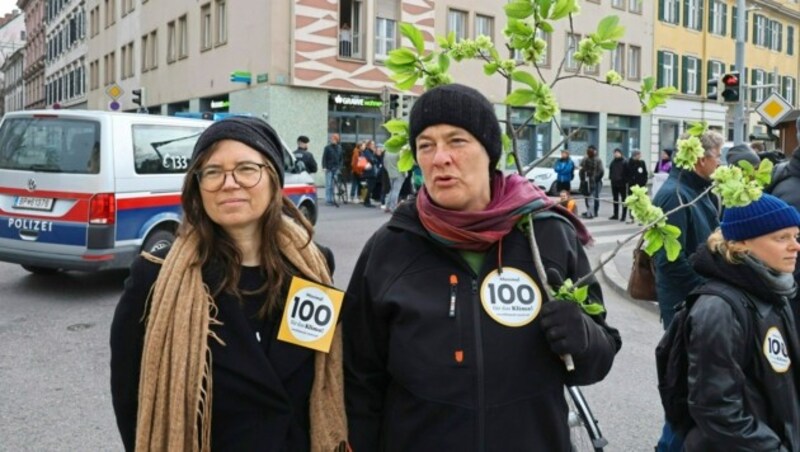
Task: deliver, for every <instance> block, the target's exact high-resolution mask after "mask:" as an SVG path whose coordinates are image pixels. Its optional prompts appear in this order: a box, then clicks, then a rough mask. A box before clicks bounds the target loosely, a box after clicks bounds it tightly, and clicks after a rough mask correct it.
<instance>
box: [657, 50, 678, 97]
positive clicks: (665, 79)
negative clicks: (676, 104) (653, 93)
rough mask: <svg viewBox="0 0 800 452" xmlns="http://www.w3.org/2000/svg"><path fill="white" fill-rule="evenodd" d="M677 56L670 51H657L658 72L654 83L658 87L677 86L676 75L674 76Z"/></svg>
mask: <svg viewBox="0 0 800 452" xmlns="http://www.w3.org/2000/svg"><path fill="white" fill-rule="evenodd" d="M677 65H678V57H677V55H675V54H674V53H672V52H665V51H663V50H659V51H658V72H657V77H656V84H657V85H658V87H659V88H663V87H665V86H674V87H675V88H677V87H678V77H677V76H676V74H675V73H676V71H677V69H678V68H677Z"/></svg>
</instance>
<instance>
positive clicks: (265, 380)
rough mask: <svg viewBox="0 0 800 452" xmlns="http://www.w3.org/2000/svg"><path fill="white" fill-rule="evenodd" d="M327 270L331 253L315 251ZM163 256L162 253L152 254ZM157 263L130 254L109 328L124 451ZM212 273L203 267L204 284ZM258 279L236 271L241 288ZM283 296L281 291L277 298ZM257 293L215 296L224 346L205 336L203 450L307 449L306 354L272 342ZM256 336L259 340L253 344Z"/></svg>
mask: <svg viewBox="0 0 800 452" xmlns="http://www.w3.org/2000/svg"><path fill="white" fill-rule="evenodd" d="M320 249H322V250H323V252H324V253H325V255H326V257H327V258H328V262H329V265H330V266H331V268H333V267H332V265H333V260H332V259H333V255H332V254H331V253H330V251H329V250H327V249H325V248H322V247H320ZM157 254H159V255H160V257H163V256H165V255H166V250H162V251H161V252H160V253H157ZM160 269H161V266H160V265H158V264H155V263H152V262H150V261H148V260H145V259H143V258H142V257H138V258H137V259H136V260H135V261H134V263H133V265H132V266H131V274H130V277H129V278H128V279H127V280H126V281H125V290H124V292H123V294H122V298H121V299H120V301H119V304H118V305H117V309H116V311H115V313H114V320H113V322H112V325H111V396H112V401H113V404H114V413H115V415H116V418H117V427H118V428H119V431H120V435H121V436H122V442H123V444H124V445H125V449H126V450H128V451H132V450H134V448H135V444H134V443H135V438H136V410H137V406H138V392H139V371H140V367H141V356H142V347H143V345H144V333H145V325H144V323H143V317H144V316H145V313H146V300H147V297H148V294H149V292H150V288H151V286H152V285H153V284H154V283H155V280H156V277H157V276H158V272H159V270H160ZM217 275H218V273H215V272H214V271H213V270H210V269H208V268H204V270H203V281H204V282H206V283H209V284H210V285H211V286H212V287H214V285H215V284H216V281H219V276H217ZM263 281H264V278H263V276H261V275H260V272H259V271H258V270H257V269H255V268H253V267H243V268H242V283H241V284H240V287H241V288H244V289H248V290H254V289H256V288H258V287H259V286H260V285H261V284H262V283H263ZM287 291H288V286H286V287H284V288H283V290H282V293H283V294H284V296H285V294H286V293H287ZM262 300H263V294H262V295H261V296H259V295H250V296H245V297H244V303H243V304H242V303H240V302H239V301H238V300H237V299H236V298H234V297H233V296H231V295H226V294H223V295H219V296H218V297H217V299H216V304H217V308H218V314H217V319H218V320H219V321H220V322H222V325H220V326H215V327H212V329H213V331H214V332H215V333H216V334H217V335H218V336H219V338H220V339H222V340H223V341H224V342H225V344H226V345H225V346H222V345H220V344H219V343H218V342H217V341H215V340H213V339H209V348H210V350H211V356H212V363H213V367H212V372H213V378H214V386H213V405H212V416H211V450H214V451H219V450H222V451H225V450H230V451H275V452H294V451H308V450H309V449H310V444H309V441H310V439H309V412H308V410H309V394H310V393H311V384H312V382H313V380H314V352H313V351H312V350H310V349H307V348H303V347H299V346H295V345H292V344H288V343H286V342H282V341H278V340H277V336H278V327H279V325H280V322H279V317H276V316H279V315H282V312H281V313H279V314H276V316H272V317H271V318H269V319H267V320H260V319H258V318H257V316H256V313H257V312H258V308H259V307H260V305H261V303H262ZM256 332H258V334H259V335H260V338H261V341H260V342H259V341H258V339H257V337H256Z"/></svg>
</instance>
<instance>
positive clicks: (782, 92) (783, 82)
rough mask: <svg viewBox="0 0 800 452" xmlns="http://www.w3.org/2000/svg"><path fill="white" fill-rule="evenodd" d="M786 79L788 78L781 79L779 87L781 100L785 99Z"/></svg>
mask: <svg viewBox="0 0 800 452" xmlns="http://www.w3.org/2000/svg"><path fill="white" fill-rule="evenodd" d="M787 78H788V77H781V87H780V90H781V96H783V98H784V99H786V79H787ZM786 100H788V99H786Z"/></svg>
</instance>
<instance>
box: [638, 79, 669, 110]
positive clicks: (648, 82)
mask: <svg viewBox="0 0 800 452" xmlns="http://www.w3.org/2000/svg"><path fill="white" fill-rule="evenodd" d="M655 84H656V80H655V78H653V77H645V78H644V79H643V80H642V86H641V89H640V91H639V103H641V104H642V113H650V112H651V111H653V110H655V109H656V108H658V107H660V106H661V105H664V104H665V103H667V99H668V98H669V97H670V96H672V95H673V94H675V93H677V92H678V90H677V89H676V88H675V87H674V86H664V87H662V88H658V89H656V90H653V88H655Z"/></svg>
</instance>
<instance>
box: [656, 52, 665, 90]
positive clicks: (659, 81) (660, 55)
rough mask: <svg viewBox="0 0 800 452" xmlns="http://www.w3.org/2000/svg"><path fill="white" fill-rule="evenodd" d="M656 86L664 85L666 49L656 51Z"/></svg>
mask: <svg viewBox="0 0 800 452" xmlns="http://www.w3.org/2000/svg"><path fill="white" fill-rule="evenodd" d="M656 60H657V62H656V68H657V69H656V87H657V88H662V87H664V51H662V50H659V51H658V52H657V53H656Z"/></svg>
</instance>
